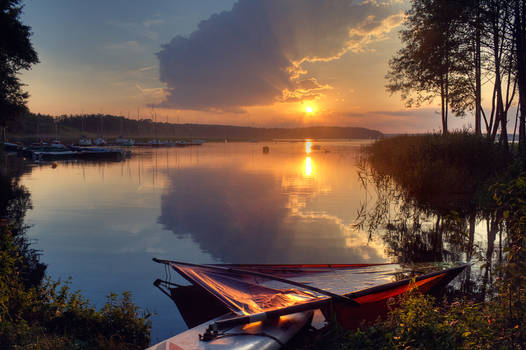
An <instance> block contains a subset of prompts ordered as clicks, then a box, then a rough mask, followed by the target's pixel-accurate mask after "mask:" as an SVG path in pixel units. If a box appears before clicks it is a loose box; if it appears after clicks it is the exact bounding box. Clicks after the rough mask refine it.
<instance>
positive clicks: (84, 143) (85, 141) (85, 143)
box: [79, 135, 92, 146]
mask: <svg viewBox="0 0 526 350" xmlns="http://www.w3.org/2000/svg"><path fill="white" fill-rule="evenodd" d="M79 145H80V146H91V145H92V143H91V139H88V138H86V137H85V136H84V135H83V136H82V137H81V138H80V139H79Z"/></svg>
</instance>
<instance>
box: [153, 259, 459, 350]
mask: <svg viewBox="0 0 526 350" xmlns="http://www.w3.org/2000/svg"><path fill="white" fill-rule="evenodd" d="M154 261H156V262H158V263H161V264H164V265H166V267H167V269H168V270H171V271H175V272H177V273H178V274H179V275H180V276H182V277H183V279H184V280H186V282H188V283H186V284H182V283H175V282H174V281H172V280H171V279H165V280H161V279H158V280H156V281H155V282H154V285H155V286H156V287H158V288H159V289H160V290H161V291H162V292H163V293H164V294H166V295H167V296H168V297H170V298H171V299H172V300H173V301H174V302H175V304H176V305H177V307H178V309H179V311H180V313H181V316H182V317H183V319H184V320H185V322H186V324H187V326H188V327H189V328H190V329H189V330H188V331H186V332H183V333H181V334H179V335H176V336H174V337H172V338H170V339H168V340H166V341H165V342H162V343H160V344H157V345H155V346H153V347H152V348H151V349H155V350H157V349H165V348H166V349H168V348H170V346H172V344H173V346H175V348H176V349H215V348H219V347H221V348H222V349H241V348H243V349H244V348H251V349H278V348H280V347H281V346H282V345H283V344H285V343H286V341H288V340H289V339H290V338H291V337H292V336H294V334H296V333H297V332H298V331H299V330H300V329H301V328H302V327H304V326H305V325H307V324H309V323H310V318H312V312H313V311H314V310H318V311H317V312H318V313H320V312H321V314H322V315H323V316H324V317H325V319H326V320H335V321H336V322H338V324H339V325H340V326H342V327H343V328H346V329H354V328H357V327H359V326H360V325H361V324H363V323H364V322H365V323H368V322H369V323H372V322H374V321H375V320H376V319H377V318H378V317H382V316H384V315H385V314H386V313H387V310H388V307H387V303H388V300H393V298H396V297H398V296H401V295H403V294H404V293H407V292H409V291H411V290H418V291H419V292H422V293H433V294H436V293H438V292H439V291H441V290H442V289H443V287H444V286H446V285H447V284H448V283H449V282H450V281H451V280H453V278H455V277H456V276H457V275H458V274H459V273H460V272H461V271H462V270H463V269H464V268H465V267H466V266H467V265H466V264H458V265H455V266H452V267H451V266H447V267H444V265H436V264H418V265H411V266H406V265H400V264H341V265H335V264H330V265H328V264H317V265H312V264H301V265H294V264H289V265H254V264H242V265H239V264H238V265H231V264H213V265H196V264H189V263H182V262H175V261H169V260H159V259H154ZM170 276H171V275H170V273H167V278H168V277H170ZM284 318H286V319H288V320H289V329H293V334H289V333H287V334H286V336H285V335H283V337H276V334H280V333H279V330H280V326H279V324H280V322H281V321H282V319H284ZM255 322H256V323H255ZM292 326H293V327H292ZM253 329H257V330H258V331H253ZM274 332H277V333H274ZM291 332H292V331H291ZM198 334H199V336H198ZM262 334H263V335H262ZM268 335H270V336H268ZM262 338H264V340H262ZM274 338H277V340H276V339H274ZM250 342H253V343H250ZM163 344H164V345H163ZM247 344H248V345H247ZM162 346H165V347H162Z"/></svg>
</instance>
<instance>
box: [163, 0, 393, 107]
mask: <svg viewBox="0 0 526 350" xmlns="http://www.w3.org/2000/svg"><path fill="white" fill-rule="evenodd" d="M395 12H396V10H395V8H394V7H393V6H391V5H390V4H387V3H381V4H380V3H378V2H374V1H363V2H352V1H349V0H325V1H320V0H307V1H305V0H288V1H282V0H265V1H254V0H239V1H238V2H237V3H236V4H235V5H234V7H233V8H232V10H230V11H225V12H222V13H219V14H215V15H212V16H211V17H210V18H209V19H207V20H205V21H202V22H201V23H200V24H199V27H198V29H197V30H196V31H195V32H193V33H192V34H191V35H190V36H189V37H183V36H176V37H175V38H173V39H172V40H171V41H170V42H169V43H168V44H166V45H163V46H162V50H161V51H160V52H159V53H158V54H157V55H158V57H159V61H160V80H161V81H162V82H164V83H166V85H167V90H168V94H167V98H166V100H165V101H164V103H163V104H162V106H163V107H167V108H178V109H194V110H232V111H235V110H240V109H242V107H244V106H258V105H269V104H272V103H274V102H275V101H297V100H303V99H312V98H316V97H317V96H318V95H319V94H320V93H321V91H322V90H323V89H325V88H328V86H327V85H324V84H322V83H318V81H317V80H316V79H314V78H308V79H305V78H302V77H303V75H304V74H305V73H306V72H304V71H303V70H302V69H301V67H300V65H301V63H302V62H304V61H326V60H332V59H335V58H338V57H339V56H341V55H342V54H343V53H345V52H346V51H347V50H349V49H359V48H360V45H363V44H365V43H367V42H368V41H369V40H374V36H375V35H378V34H379V33H382V28H385V27H388V28H392V26H393V16H396V15H394V14H395ZM395 22H396V20H395ZM298 80H299V81H298Z"/></svg>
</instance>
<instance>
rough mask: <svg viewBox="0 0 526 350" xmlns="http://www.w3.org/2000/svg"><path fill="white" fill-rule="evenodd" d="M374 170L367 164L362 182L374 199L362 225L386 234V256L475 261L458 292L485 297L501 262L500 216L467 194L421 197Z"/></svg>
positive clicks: (360, 219)
mask: <svg viewBox="0 0 526 350" xmlns="http://www.w3.org/2000/svg"><path fill="white" fill-rule="evenodd" d="M375 170H376V169H374V168H372V167H370V165H369V164H362V169H361V178H362V179H363V185H364V187H365V188H366V189H367V190H368V191H371V190H372V191H371V192H373V193H374V194H375V200H374V201H373V202H372V203H363V206H362V208H361V210H360V212H359V215H358V220H357V225H358V226H360V227H361V228H362V229H363V230H365V231H368V232H371V237H381V239H382V240H383V242H384V243H385V247H386V252H387V254H389V256H390V257H391V258H392V259H393V260H395V261H398V262H402V263H416V262H429V261H434V262H456V261H471V262H473V263H474V267H473V268H472V267H470V268H469V269H467V270H466V272H465V273H464V278H463V279H462V280H461V282H460V286H457V287H456V289H455V293H459V295H462V296H468V297H471V298H473V299H480V300H481V299H484V298H485V296H486V295H487V293H488V286H490V285H491V284H492V281H493V279H494V278H495V277H497V276H496V274H495V272H496V268H495V267H496V265H498V264H499V263H500V262H501V261H502V243H503V236H504V237H505V228H504V227H503V225H502V224H501V223H502V217H499V215H501V214H500V213H499V212H498V211H494V212H492V211H491V210H487V209H485V210H483V209H482V208H476V207H475V206H473V205H472V203H473V200H470V198H468V197H467V196H464V197H462V198H460V197H458V196H457V197H458V198H453V199H450V200H449V201H448V200H447V197H446V196H445V195H443V196H441V197H438V198H437V199H436V200H433V199H430V198H426V199H425V201H424V200H421V199H420V198H417V197H415V196H413V195H411V194H410V192H409V191H408V189H407V188H406V187H405V186H404V185H401V184H399V183H397V182H396V181H395V180H393V178H391V177H390V176H388V175H386V174H381V173H380V172H378V171H375ZM497 237H499V240H498V242H496V241H497V240H496V238H497ZM504 239H505V238H504Z"/></svg>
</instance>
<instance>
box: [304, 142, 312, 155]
mask: <svg viewBox="0 0 526 350" xmlns="http://www.w3.org/2000/svg"><path fill="white" fill-rule="evenodd" d="M311 152H312V142H310V141H306V142H305V153H307V154H310V153H311Z"/></svg>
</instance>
